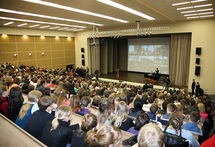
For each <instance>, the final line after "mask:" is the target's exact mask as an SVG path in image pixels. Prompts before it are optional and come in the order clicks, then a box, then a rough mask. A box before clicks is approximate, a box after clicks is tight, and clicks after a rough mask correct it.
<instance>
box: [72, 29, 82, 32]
mask: <svg viewBox="0 0 215 147" xmlns="http://www.w3.org/2000/svg"><path fill="white" fill-rule="evenodd" d="M82 30H83V29H74V30H73V31H75V32H77V31H82Z"/></svg>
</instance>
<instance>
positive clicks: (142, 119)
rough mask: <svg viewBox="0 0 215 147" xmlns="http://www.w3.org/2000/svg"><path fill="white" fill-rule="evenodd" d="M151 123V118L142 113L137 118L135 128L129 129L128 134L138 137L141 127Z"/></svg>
mask: <svg viewBox="0 0 215 147" xmlns="http://www.w3.org/2000/svg"><path fill="white" fill-rule="evenodd" d="M149 122H150V118H149V116H148V115H147V114H146V113H141V114H140V115H139V116H137V119H136V121H135V124H134V126H133V127H131V128H130V129H128V131H127V132H130V133H133V134H135V135H138V133H139V130H140V129H141V127H142V126H144V125H146V124H148V123H149Z"/></svg>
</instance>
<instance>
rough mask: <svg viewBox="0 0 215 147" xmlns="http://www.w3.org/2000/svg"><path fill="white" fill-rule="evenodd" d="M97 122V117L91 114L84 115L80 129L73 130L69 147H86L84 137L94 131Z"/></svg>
mask: <svg viewBox="0 0 215 147" xmlns="http://www.w3.org/2000/svg"><path fill="white" fill-rule="evenodd" d="M97 123H98V120H97V117H96V116H95V115H94V114H92V113H87V114H85V115H84V117H83V119H82V122H81V125H80V129H77V130H75V132H74V133H73V135H72V140H71V147H77V146H78V147H86V145H85V142H84V140H85V136H86V134H87V132H88V131H89V130H96V126H97Z"/></svg>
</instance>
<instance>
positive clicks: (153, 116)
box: [146, 104, 158, 122]
mask: <svg viewBox="0 0 215 147" xmlns="http://www.w3.org/2000/svg"><path fill="white" fill-rule="evenodd" d="M157 111H158V105H157V104H152V105H151V107H150V112H147V113H146V114H147V115H148V116H149V118H150V120H152V121H154V122H156V121H157V116H156V113H157Z"/></svg>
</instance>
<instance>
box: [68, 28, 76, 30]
mask: <svg viewBox="0 0 215 147" xmlns="http://www.w3.org/2000/svg"><path fill="white" fill-rule="evenodd" d="M75 29H76V28H72V29H66V31H72V30H75Z"/></svg>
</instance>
